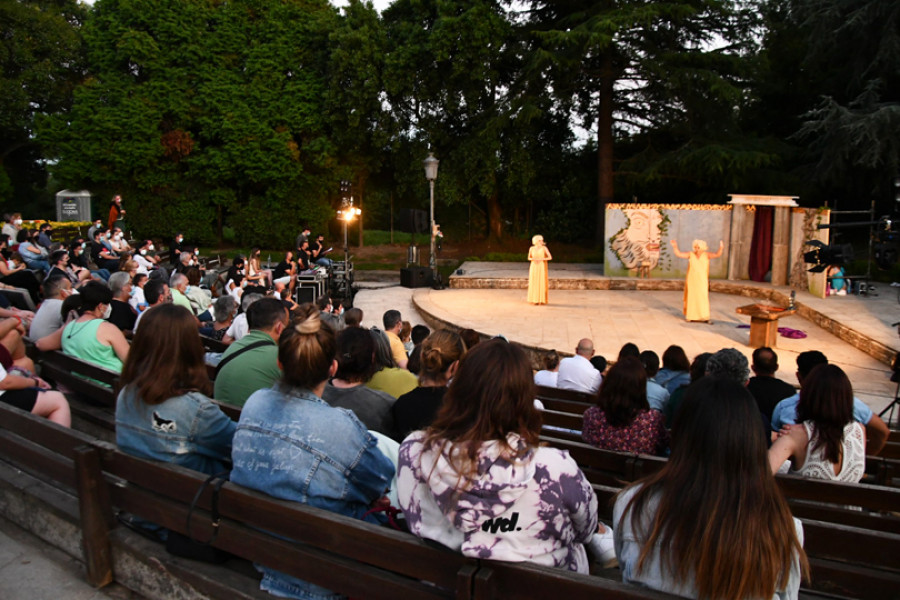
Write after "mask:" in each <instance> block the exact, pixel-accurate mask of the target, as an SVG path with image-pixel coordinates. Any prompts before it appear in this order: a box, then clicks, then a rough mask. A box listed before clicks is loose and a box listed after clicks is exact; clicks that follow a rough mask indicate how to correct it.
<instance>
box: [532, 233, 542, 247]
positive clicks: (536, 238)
mask: <svg viewBox="0 0 900 600" xmlns="http://www.w3.org/2000/svg"><path fill="white" fill-rule="evenodd" d="M538 241H541V242H543V241H544V236H542V235H541V234H537V235H533V236H531V244H532V245H537V243H538Z"/></svg>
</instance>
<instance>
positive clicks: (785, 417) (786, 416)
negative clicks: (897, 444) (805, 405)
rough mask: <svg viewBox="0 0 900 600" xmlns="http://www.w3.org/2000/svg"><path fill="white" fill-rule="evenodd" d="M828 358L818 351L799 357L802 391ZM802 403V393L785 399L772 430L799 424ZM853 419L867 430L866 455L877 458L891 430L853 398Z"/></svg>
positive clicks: (863, 404) (774, 415) (798, 374)
mask: <svg viewBox="0 0 900 600" xmlns="http://www.w3.org/2000/svg"><path fill="white" fill-rule="evenodd" d="M827 363H828V358H826V357H825V355H824V354H822V353H821V352H819V351H818V350H809V351H807V352H801V353H800V354H798V355H797V381H798V382H799V383H800V388H801V391H802V388H803V382H804V381H805V379H806V377H807V376H808V375H809V374H810V372H812V370H813V368H814V367H816V366H818V365H822V364H827ZM799 403H800V392H798V393H796V394H794V395H793V396H791V397H790V398H785V399H784V400H782V401H781V402H779V403H778V404H777V405H775V409H774V410H773V411H772V430H773V431H780V430H781V429H782V428H783V427H784V426H785V425H793V424H794V423H796V422H797V406H798V404H799ZM853 418H854V419H855V420H856V421H859V422H860V423H862V424H863V426H865V428H866V454H868V455H870V456H875V455H877V454H878V453H879V452H881V449H882V448H884V445H885V444H886V443H887V439H888V436H889V435H890V430H889V429H888V426H887V425H886V424H885V422H884V421H882V420H881V417H879V416H878V415H876V414H875V413H873V412H872V409H871V408H869V407H868V406H867V405H866V404H865V403H863V402H861V401H860V400H859V399H857V398H856V397H854V398H853Z"/></svg>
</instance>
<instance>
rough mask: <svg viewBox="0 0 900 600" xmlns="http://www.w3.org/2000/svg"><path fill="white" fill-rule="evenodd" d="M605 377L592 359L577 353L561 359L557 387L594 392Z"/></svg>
mask: <svg viewBox="0 0 900 600" xmlns="http://www.w3.org/2000/svg"><path fill="white" fill-rule="evenodd" d="M601 381H603V377H602V376H601V375H600V371H598V370H597V369H595V368H594V365H592V364H591V361H589V360H588V359H586V358H585V357H583V356H579V355H577V354H576V355H575V356H570V357H568V358H564V359H562V360H561V361H559V373H558V374H557V376H556V387H558V388H559V389H561V390H576V391H579V392H586V393H588V394H593V393H594V392H596V391H597V389H598V388H599V387H600V382H601Z"/></svg>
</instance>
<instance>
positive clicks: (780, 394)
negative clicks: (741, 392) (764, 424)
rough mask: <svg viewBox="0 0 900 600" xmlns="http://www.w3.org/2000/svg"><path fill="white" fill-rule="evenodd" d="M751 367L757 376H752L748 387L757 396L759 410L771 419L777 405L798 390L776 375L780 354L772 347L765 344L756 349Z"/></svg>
mask: <svg viewBox="0 0 900 600" xmlns="http://www.w3.org/2000/svg"><path fill="white" fill-rule="evenodd" d="M750 369H751V370H752V371H753V373H754V374H755V375H756V376H755V377H751V378H750V382H749V383H747V389H748V390H750V393H751V394H753V397H754V398H756V405H757V406H759V410H760V411H761V412H762V413H763V414H764V415H766V418H768V419H769V420H771V419H772V411H773V410H775V405H776V404H778V403H779V402H781V401H782V400H784V399H785V398H789V397H791V396H793V395H794V394H795V393H796V391H797V390H795V389H794V386H792V385H791V384H789V383H787V382H786V381H782V380H780V379H777V378H776V377H775V373H777V372H778V355H777V354H775V351H774V350H772V349H771V348H768V347H765V346H763V347H762V348H757V349H756V350H754V351H753V363H752V364H751V365H750Z"/></svg>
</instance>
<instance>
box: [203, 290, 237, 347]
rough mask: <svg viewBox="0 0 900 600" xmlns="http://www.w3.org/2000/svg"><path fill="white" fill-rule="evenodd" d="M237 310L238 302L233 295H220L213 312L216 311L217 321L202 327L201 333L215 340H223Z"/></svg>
mask: <svg viewBox="0 0 900 600" xmlns="http://www.w3.org/2000/svg"><path fill="white" fill-rule="evenodd" d="M235 312H237V302H235V301H234V298H232V297H231V296H219V297H218V298H216V301H215V302H214V303H213V313H215V321H214V322H213V324H212V325H208V326H206V327H203V328H201V329H200V335H204V336H206V337H208V338H212V339H214V340H219V341H220V342H221V341H222V338H224V337H225V332H226V331H228V328H229V327H230V326H231V323H232V321H233V320H234V313H235Z"/></svg>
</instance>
